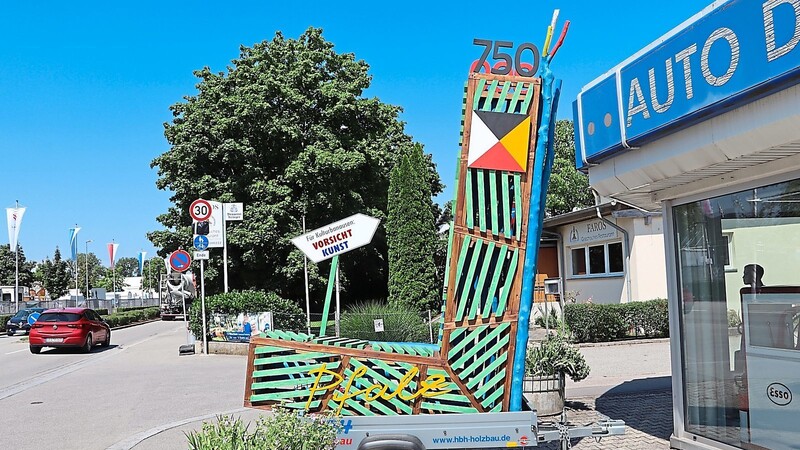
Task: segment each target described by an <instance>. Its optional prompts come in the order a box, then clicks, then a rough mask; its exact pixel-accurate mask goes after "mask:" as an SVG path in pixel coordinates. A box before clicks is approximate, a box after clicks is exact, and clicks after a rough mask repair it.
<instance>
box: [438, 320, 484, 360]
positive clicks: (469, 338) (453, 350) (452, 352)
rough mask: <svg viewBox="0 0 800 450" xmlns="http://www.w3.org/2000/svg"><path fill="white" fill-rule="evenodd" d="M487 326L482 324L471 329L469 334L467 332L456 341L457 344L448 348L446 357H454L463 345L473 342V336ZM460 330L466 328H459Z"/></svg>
mask: <svg viewBox="0 0 800 450" xmlns="http://www.w3.org/2000/svg"><path fill="white" fill-rule="evenodd" d="M487 328H489V325H482V326H480V327H478V328H475V329H474V330H472V331H471V332H470V333H469V334H467V335H466V336H465V337H464V339H462V340H461V342H459V343H458V345H455V346H453V347H452V348H451V349H450V352H449V353H448V355H447V357H448V359H453V358H455V357H456V355H458V354H459V353H460V352H461V350H462V349H463V348H464V347H466V346H467V345H469V344H471V343H473V341H475V337H476V336H478V335H480V334H481V333H483V332H484V331H485V330H486V329H487ZM460 330H466V328H460ZM451 340H452V339H451ZM473 345H474V344H473Z"/></svg>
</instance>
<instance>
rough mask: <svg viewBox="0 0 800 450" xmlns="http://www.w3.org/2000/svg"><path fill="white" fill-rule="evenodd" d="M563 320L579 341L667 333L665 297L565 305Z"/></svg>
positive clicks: (656, 335)
mask: <svg viewBox="0 0 800 450" xmlns="http://www.w3.org/2000/svg"><path fill="white" fill-rule="evenodd" d="M564 320H565V321H566V322H567V326H568V327H569V329H570V330H571V331H572V333H573V336H574V337H575V339H576V340H577V341H578V342H607V341H613V340H615V339H621V338H625V337H627V336H629V335H630V336H638V335H641V334H644V335H645V336H647V337H667V336H669V313H668V305H667V300H665V299H655V300H649V301H646V302H631V303H623V304H612V305H602V304H594V303H575V304H568V305H565V307H564Z"/></svg>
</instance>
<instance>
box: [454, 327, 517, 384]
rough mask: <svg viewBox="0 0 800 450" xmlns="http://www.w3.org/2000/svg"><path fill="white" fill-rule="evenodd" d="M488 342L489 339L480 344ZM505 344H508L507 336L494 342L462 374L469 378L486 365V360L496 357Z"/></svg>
mask: <svg viewBox="0 0 800 450" xmlns="http://www.w3.org/2000/svg"><path fill="white" fill-rule="evenodd" d="M498 329H499V328H498ZM495 331H497V330H495ZM492 339H494V337H492ZM489 341H490V339H489V338H487V339H484V340H483V341H481V343H482V344H485V343H488V342H489ZM506 344H508V335H505V336H503V337H502V338H500V340H498V341H497V342H495V344H494V345H492V346H491V347H490V348H489V349H487V350H484V351H483V354H482V355H481V356H480V357H478V358H475V361H473V362H472V364H470V365H469V366H467V367H466V368H464V370H463V373H466V374H470V376H472V372H475V371H476V370H477V369H478V368H479V367H482V366H483V365H484V364H486V361H487V360H489V359H491V358H492V357H493V356H495V355H497V352H498V350H500V348H502V347H504V346H505V345H506ZM465 378H466V377H465Z"/></svg>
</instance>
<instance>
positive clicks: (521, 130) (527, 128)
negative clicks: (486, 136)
mask: <svg viewBox="0 0 800 450" xmlns="http://www.w3.org/2000/svg"><path fill="white" fill-rule="evenodd" d="M500 142H501V143H502V144H503V146H504V147H505V148H506V149H508V153H510V154H511V157H512V158H514V161H516V162H517V164H519V166H520V167H521V168H522V171H523V172H525V171H527V169H528V148H529V147H530V143H531V118H530V117H526V118H525V120H523V121H522V122H520V124H519V125H517V126H516V127H514V129H513V130H511V131H509V132H508V134H507V135H505V136H503V138H502V139H500Z"/></svg>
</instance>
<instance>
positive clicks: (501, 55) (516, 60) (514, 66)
mask: <svg viewBox="0 0 800 450" xmlns="http://www.w3.org/2000/svg"><path fill="white" fill-rule="evenodd" d="M472 43H473V44H475V45H480V46H483V53H482V54H481V57H480V59H478V60H477V61H475V62H474V63H472V68H471V71H472V72H480V71H481V69H485V70H486V72H489V73H493V74H495V75H509V74H511V75H514V74H519V75H520V76H523V77H532V76H535V75H536V71H537V70H539V60H540V59H541V55H540V53H539V48H538V47H536V45H534V44H531V43H530V42H524V43H522V44H520V45H519V46H518V47H517V48H516V51H513V56H512V54H511V51H512V50H514V43H513V42H511V41H491V40H488V39H474V40H473V41H472ZM504 49H508V50H509V53H506V52H505V51H503V50H504ZM525 50H529V51H530V52H531V54H532V56H533V63H529V62H525V61H523V60H522V56H523V52H524V51H525ZM489 53H491V54H492V59H494V60H497V62H496V63H495V64H494V66H491V67H490V65H489V62H488V61H487V59H488V58H489Z"/></svg>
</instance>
